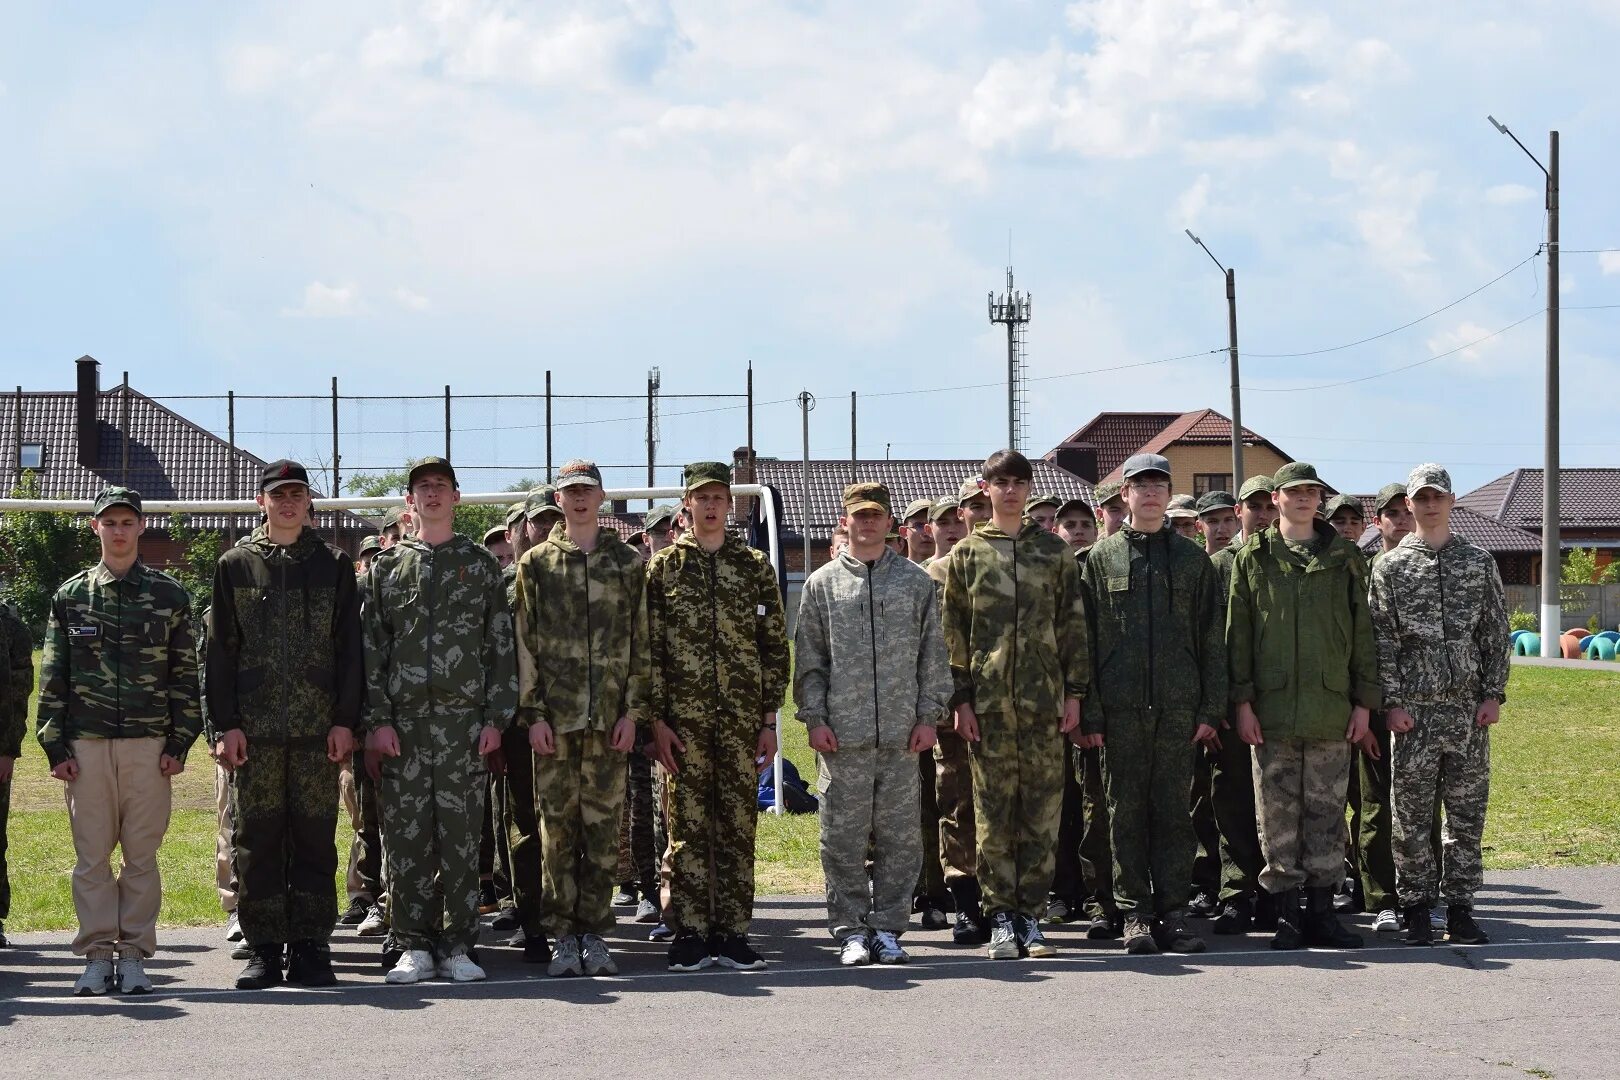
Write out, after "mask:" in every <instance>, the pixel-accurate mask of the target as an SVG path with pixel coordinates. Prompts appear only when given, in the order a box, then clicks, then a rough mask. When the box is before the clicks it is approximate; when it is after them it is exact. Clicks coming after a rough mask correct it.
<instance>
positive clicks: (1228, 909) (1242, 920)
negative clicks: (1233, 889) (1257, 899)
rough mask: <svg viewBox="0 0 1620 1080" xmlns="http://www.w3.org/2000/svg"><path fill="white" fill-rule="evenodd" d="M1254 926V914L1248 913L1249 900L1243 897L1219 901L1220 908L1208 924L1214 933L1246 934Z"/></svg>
mask: <svg viewBox="0 0 1620 1080" xmlns="http://www.w3.org/2000/svg"><path fill="white" fill-rule="evenodd" d="M1253 927H1254V916H1253V915H1251V914H1250V913H1249V901H1248V899H1247V898H1245V897H1241V896H1240V897H1235V898H1234V899H1231V900H1223V901H1222V902H1221V910H1220V911H1218V912H1216V913H1215V921H1214V922H1213V923H1212V924H1210V930H1211V931H1212V932H1213V933H1216V934H1222V935H1226V934H1247V933H1248V932H1249V931H1250V930H1251V929H1253Z"/></svg>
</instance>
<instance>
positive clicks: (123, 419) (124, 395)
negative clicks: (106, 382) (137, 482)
mask: <svg viewBox="0 0 1620 1080" xmlns="http://www.w3.org/2000/svg"><path fill="white" fill-rule="evenodd" d="M118 426H119V427H120V428H121V429H123V444H124V445H123V460H122V464H121V465H120V468H119V476H120V477H121V479H120V480H119V483H121V484H123V485H124V486H125V487H128V486H129V372H127V371H126V372H124V385H123V387H122V388H121V393H120V394H119V415H118Z"/></svg>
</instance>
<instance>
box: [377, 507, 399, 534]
mask: <svg viewBox="0 0 1620 1080" xmlns="http://www.w3.org/2000/svg"><path fill="white" fill-rule="evenodd" d="M404 515H405V508H404V507H403V506H391V507H389V508H388V513H386V514H384V515H383V519H382V528H383V529H397V528H399V519H400V518H401V517H403V516H404ZM379 531H381V530H379Z"/></svg>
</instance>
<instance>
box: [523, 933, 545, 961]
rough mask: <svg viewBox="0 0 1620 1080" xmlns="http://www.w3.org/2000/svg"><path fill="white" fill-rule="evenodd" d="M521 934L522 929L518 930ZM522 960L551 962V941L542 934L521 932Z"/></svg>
mask: <svg viewBox="0 0 1620 1080" xmlns="http://www.w3.org/2000/svg"><path fill="white" fill-rule="evenodd" d="M518 933H520V934H523V931H521V930H520V931H518ZM523 962H524V963H525V964H549V963H551V942H549V941H547V940H546V935H544V934H523Z"/></svg>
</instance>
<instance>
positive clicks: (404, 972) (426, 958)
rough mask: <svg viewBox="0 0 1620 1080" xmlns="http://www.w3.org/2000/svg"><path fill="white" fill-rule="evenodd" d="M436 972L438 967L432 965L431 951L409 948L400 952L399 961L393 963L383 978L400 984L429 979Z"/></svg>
mask: <svg viewBox="0 0 1620 1080" xmlns="http://www.w3.org/2000/svg"><path fill="white" fill-rule="evenodd" d="M437 972H438V969H437V968H436V967H434V966H433V954H432V953H430V952H428V951H427V950H426V949H410V950H407V951H406V952H404V953H401V954H400V957H399V963H397V964H395V965H394V968H393V970H392V971H390V972H389V973H388V974H387V975H385V976H383V978H384V980H385V981H387V982H391V983H394V984H396V985H402V984H406V983H419V982H422V981H423V980H425V979H431V978H433V976H434V975H435V974H437Z"/></svg>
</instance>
